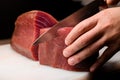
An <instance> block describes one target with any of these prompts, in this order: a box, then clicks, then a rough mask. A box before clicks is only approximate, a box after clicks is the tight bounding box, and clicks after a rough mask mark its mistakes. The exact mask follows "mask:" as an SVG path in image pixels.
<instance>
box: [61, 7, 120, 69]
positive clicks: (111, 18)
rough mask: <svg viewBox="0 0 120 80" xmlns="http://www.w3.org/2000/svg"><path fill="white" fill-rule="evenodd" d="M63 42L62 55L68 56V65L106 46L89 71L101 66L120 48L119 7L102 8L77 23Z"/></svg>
mask: <svg viewBox="0 0 120 80" xmlns="http://www.w3.org/2000/svg"><path fill="white" fill-rule="evenodd" d="M65 44H66V45H68V47H66V48H65V49H64V50H63V55H64V56H65V57H68V64H69V65H75V64H77V63H79V62H81V61H82V60H84V59H86V58H88V57H90V56H92V55H94V54H95V53H96V52H98V51H99V50H100V49H101V48H103V47H104V46H108V48H107V49H106V50H105V51H104V52H103V54H102V55H101V56H100V57H99V58H98V60H97V61H96V62H95V63H94V64H93V65H92V66H91V68H90V71H94V70H96V69H97V68H98V67H100V66H102V65H103V64H104V63H105V62H107V61H108V60H109V59H110V58H111V57H112V56H113V55H114V54H115V53H116V52H118V51H119V49H120V7H116V8H109V9H105V10H102V11H101V12H99V13H97V14H96V15H94V16H92V17H90V18H88V19H85V20H83V21H82V22H80V23H79V24H77V25H76V26H75V27H74V28H73V30H72V31H71V32H70V33H69V34H68V36H67V37H66V39H65ZM80 50H81V51H80ZM77 51H79V52H78V53H77V54H74V53H76V52H77Z"/></svg>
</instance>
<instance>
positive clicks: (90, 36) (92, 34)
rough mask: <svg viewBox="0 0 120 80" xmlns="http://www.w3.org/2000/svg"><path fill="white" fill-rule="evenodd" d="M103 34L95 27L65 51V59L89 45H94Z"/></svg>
mask: <svg viewBox="0 0 120 80" xmlns="http://www.w3.org/2000/svg"><path fill="white" fill-rule="evenodd" d="M101 35H102V34H101V33H100V31H99V27H95V28H93V29H91V30H90V31H88V32H86V33H85V34H83V35H81V36H80V37H79V38H78V39H77V40H75V41H74V42H73V43H72V44H71V45H69V46H68V47H67V48H65V49H64V51H63V55H64V56H65V57H70V56H71V55H73V54H74V53H76V52H77V51H78V50H80V49H82V48H84V47H86V46H87V45H89V44H91V43H93V42H94V41H96V40H97V39H98V38H100V37H101Z"/></svg>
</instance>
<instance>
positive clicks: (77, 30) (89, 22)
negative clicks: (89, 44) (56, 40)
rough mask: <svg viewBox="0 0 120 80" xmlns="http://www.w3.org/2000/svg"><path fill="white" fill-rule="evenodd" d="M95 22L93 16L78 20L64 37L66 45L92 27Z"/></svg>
mask: <svg viewBox="0 0 120 80" xmlns="http://www.w3.org/2000/svg"><path fill="white" fill-rule="evenodd" d="M96 24H97V20H96V19H95V18H94V17H91V18H88V19H86V20H84V21H82V22H80V23H79V24H78V25H76V26H75V27H74V28H73V30H72V31H71V32H70V33H69V34H68V36H67V37H66V39H65V44H66V45H69V44H71V43H72V42H73V41H74V40H75V39H76V38H78V37H79V36H80V35H82V34H84V33H85V32H87V31H89V30H90V29H92V28H93V27H94V26H95V25H96Z"/></svg>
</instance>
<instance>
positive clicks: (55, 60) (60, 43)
mask: <svg viewBox="0 0 120 80" xmlns="http://www.w3.org/2000/svg"><path fill="white" fill-rule="evenodd" d="M71 30H72V27H64V28H61V29H59V30H58V31H57V33H56V34H57V36H58V37H56V38H54V39H52V40H49V41H46V42H43V43H40V44H39V49H38V55H39V62H40V64H43V65H48V66H52V67H54V68H60V69H64V70H70V71H89V67H90V66H91V65H92V64H93V63H94V62H95V60H96V59H97V56H98V55H97V54H95V55H94V56H92V57H89V58H87V59H86V60H84V61H82V62H80V63H78V64H77V65H75V66H70V65H69V64H68V62H67V58H65V57H64V56H63V54H62V53H63V49H65V47H66V45H65V43H64V39H65V37H66V36H67V34H68V33H69V32H70V31H71ZM46 31H47V29H41V32H46ZM40 34H41V33H40Z"/></svg>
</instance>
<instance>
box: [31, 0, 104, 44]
mask: <svg viewBox="0 0 120 80" xmlns="http://www.w3.org/2000/svg"><path fill="white" fill-rule="evenodd" d="M101 4H104V0H95V1H93V2H91V3H89V4H88V5H86V6H85V7H83V8H81V9H79V10H77V11H76V12H74V13H73V14H71V15H69V16H68V17H66V18H65V19H63V20H61V21H59V23H57V24H55V25H54V26H53V27H52V28H51V29H49V30H48V31H47V32H45V33H43V34H42V35H40V36H39V37H38V38H37V39H36V40H35V41H34V42H33V45H37V44H39V43H41V42H44V41H48V40H51V39H53V38H55V37H57V35H56V32H57V30H58V29H59V28H62V27H73V26H75V25H76V24H78V23H79V22H80V21H82V20H84V19H86V18H88V17H90V16H92V15H94V14H95V13H97V12H99V6H100V5H101Z"/></svg>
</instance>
